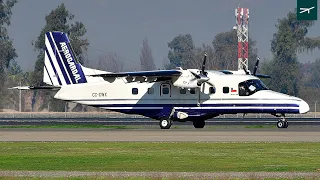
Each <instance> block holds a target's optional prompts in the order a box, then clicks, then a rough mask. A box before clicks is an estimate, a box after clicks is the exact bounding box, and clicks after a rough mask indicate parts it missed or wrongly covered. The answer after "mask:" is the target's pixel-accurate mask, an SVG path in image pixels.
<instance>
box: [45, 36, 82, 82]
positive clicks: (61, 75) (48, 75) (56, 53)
mask: <svg viewBox="0 0 320 180" xmlns="http://www.w3.org/2000/svg"><path fill="white" fill-rule="evenodd" d="M45 45H46V48H45V58H44V71H43V82H45V83H47V84H50V85H53V86H63V85H69V84H79V83H86V82H87V79H86V76H85V74H84V72H83V70H82V66H81V64H80V63H79V62H78V61H77V60H76V57H75V54H74V52H73V50H72V47H71V44H70V41H69V39H68V36H67V35H66V34H65V33H63V32H47V33H46V34H45Z"/></svg>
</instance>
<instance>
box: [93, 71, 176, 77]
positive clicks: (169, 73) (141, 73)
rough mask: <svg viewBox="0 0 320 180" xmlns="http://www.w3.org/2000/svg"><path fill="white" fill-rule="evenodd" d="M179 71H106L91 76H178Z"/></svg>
mask: <svg viewBox="0 0 320 180" xmlns="http://www.w3.org/2000/svg"><path fill="white" fill-rule="evenodd" d="M181 73H182V72H181V71H179V70H158V71H137V72H120V73H106V74H95V75H91V76H93V77H129V76H132V77H140V76H142V77H149V76H153V77H155V76H156V77H169V76H180V75H181Z"/></svg>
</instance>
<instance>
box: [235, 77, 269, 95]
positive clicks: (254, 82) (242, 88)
mask: <svg viewBox="0 0 320 180" xmlns="http://www.w3.org/2000/svg"><path fill="white" fill-rule="evenodd" d="M261 90H269V88H268V87H267V86H266V85H265V84H263V82H262V81H260V80H259V79H251V80H247V81H244V82H241V83H239V96H250V95H252V94H254V93H256V92H258V91H261Z"/></svg>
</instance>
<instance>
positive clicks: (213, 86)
mask: <svg viewBox="0 0 320 180" xmlns="http://www.w3.org/2000/svg"><path fill="white" fill-rule="evenodd" d="M206 83H207V84H209V85H210V86H212V87H214V85H213V84H211V82H208V81H207V82H206Z"/></svg>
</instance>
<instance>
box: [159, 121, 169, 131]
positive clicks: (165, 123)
mask: <svg viewBox="0 0 320 180" xmlns="http://www.w3.org/2000/svg"><path fill="white" fill-rule="evenodd" d="M159 125H160V128H161V129H170V127H171V125H172V120H170V119H161V120H160V123H159Z"/></svg>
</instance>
